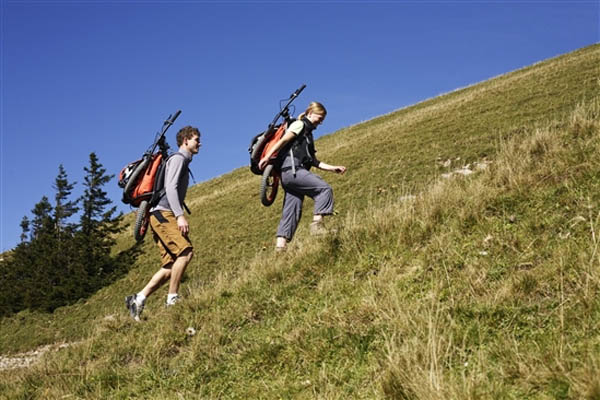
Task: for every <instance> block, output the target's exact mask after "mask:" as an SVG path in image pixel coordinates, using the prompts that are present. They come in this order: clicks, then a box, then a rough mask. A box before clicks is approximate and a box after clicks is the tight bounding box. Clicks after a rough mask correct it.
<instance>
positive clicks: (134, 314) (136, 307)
mask: <svg viewBox="0 0 600 400" xmlns="http://www.w3.org/2000/svg"><path fill="white" fill-rule="evenodd" d="M136 297H137V295H135V294H132V295H131V296H127V297H125V307H127V309H128V310H129V315H131V318H133V319H134V320H136V321H138V322H139V321H140V316H141V315H142V311H144V303H138V302H137V299H136Z"/></svg>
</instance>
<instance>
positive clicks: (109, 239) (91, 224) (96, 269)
mask: <svg viewBox="0 0 600 400" xmlns="http://www.w3.org/2000/svg"><path fill="white" fill-rule="evenodd" d="M84 171H85V172H86V176H85V177H84V184H83V185H84V187H85V190H84V193H83V196H81V198H80V201H81V204H82V211H83V213H82V215H81V222H80V232H79V239H80V240H79V242H80V247H79V248H80V251H81V252H82V254H81V257H80V259H81V260H84V265H85V266H86V269H87V274H88V277H89V284H90V285H93V286H99V285H100V284H101V282H102V281H103V280H104V279H105V277H106V276H107V275H109V274H110V273H111V272H112V271H113V270H115V269H116V266H115V262H114V260H113V259H111V257H110V251H111V248H112V246H113V245H114V244H115V235H116V233H118V232H120V231H121V230H122V227H121V219H122V215H121V214H119V215H117V216H116V217H115V216H114V214H115V212H116V210H117V207H116V206H113V207H110V208H108V207H109V206H110V205H111V204H112V201H111V200H110V199H109V198H108V196H107V193H106V192H105V191H104V189H103V187H104V185H105V184H106V183H108V182H109V181H110V180H111V179H112V178H113V176H114V175H106V169H105V168H104V167H103V166H102V164H100V162H99V161H98V157H97V156H96V154H95V153H91V154H90V164H89V166H88V167H85V168H84Z"/></svg>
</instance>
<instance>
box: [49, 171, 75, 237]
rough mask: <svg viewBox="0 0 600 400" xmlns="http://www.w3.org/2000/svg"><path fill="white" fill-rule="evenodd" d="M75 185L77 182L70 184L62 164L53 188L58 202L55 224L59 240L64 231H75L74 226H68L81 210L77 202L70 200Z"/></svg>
mask: <svg viewBox="0 0 600 400" xmlns="http://www.w3.org/2000/svg"><path fill="white" fill-rule="evenodd" d="M75 183H76V182H73V183H69V181H68V179H67V173H66V171H65V169H64V167H63V165H62V164H60V165H59V166H58V176H57V177H56V180H55V181H54V185H53V188H54V189H55V190H56V195H55V197H54V198H55V200H56V205H55V206H54V222H55V224H56V226H55V228H56V233H57V235H58V236H59V238H60V237H61V234H62V232H63V231H65V230H66V231H69V232H71V231H72V230H73V225H72V224H68V223H67V220H68V218H69V217H71V216H72V215H73V214H75V213H76V212H77V211H78V210H79V209H78V208H77V202H78V201H77V200H76V201H70V200H68V198H69V196H70V195H71V192H72V191H73V187H74V186H75Z"/></svg>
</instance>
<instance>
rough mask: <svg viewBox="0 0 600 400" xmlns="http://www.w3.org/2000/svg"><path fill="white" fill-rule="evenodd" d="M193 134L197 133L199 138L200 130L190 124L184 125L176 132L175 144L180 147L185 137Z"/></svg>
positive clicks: (190, 136) (187, 137) (189, 137)
mask: <svg viewBox="0 0 600 400" xmlns="http://www.w3.org/2000/svg"><path fill="white" fill-rule="evenodd" d="M195 135H198V138H200V131H199V130H198V128H194V127H193V126H190V125H188V126H184V127H183V128H181V129H180V130H179V132H177V146H179V147H181V145H182V144H183V141H184V140H185V139H188V140H190V139H191V138H193V137H194V136H195Z"/></svg>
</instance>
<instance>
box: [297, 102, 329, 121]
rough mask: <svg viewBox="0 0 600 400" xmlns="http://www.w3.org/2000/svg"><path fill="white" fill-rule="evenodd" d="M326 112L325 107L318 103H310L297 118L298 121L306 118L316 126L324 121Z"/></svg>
mask: <svg viewBox="0 0 600 400" xmlns="http://www.w3.org/2000/svg"><path fill="white" fill-rule="evenodd" d="M326 116H327V110H326V109H325V106H324V105H323V104H321V103H319V102H316V101H312V102H311V103H310V104H309V105H308V107H307V108H306V110H305V111H304V112H303V113H302V114H300V115H299V116H298V119H302V118H304V117H306V119H307V120H309V121H310V122H311V123H312V124H313V125H314V126H317V125H319V124H321V123H322V122H323V120H325V117H326Z"/></svg>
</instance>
